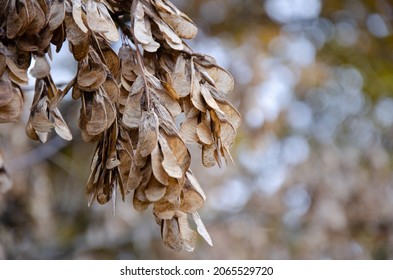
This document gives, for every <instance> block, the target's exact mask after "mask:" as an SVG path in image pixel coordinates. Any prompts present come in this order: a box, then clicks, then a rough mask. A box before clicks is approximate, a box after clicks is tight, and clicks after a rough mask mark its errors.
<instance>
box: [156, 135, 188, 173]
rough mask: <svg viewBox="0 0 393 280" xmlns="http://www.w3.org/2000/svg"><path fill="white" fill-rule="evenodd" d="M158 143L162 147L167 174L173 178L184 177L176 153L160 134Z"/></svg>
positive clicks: (163, 164)
mask: <svg viewBox="0 0 393 280" xmlns="http://www.w3.org/2000/svg"><path fill="white" fill-rule="evenodd" d="M158 141H159V143H160V147H161V150H162V154H163V157H164V160H163V161H162V166H163V168H164V170H165V172H166V173H167V174H168V175H169V176H171V177H172V178H181V177H183V170H182V169H181V167H180V166H179V164H178V162H177V158H176V157H175V154H174V151H172V150H171V147H170V146H169V144H168V142H167V140H166V139H165V138H164V137H163V136H162V135H161V134H160V135H159V137H158Z"/></svg>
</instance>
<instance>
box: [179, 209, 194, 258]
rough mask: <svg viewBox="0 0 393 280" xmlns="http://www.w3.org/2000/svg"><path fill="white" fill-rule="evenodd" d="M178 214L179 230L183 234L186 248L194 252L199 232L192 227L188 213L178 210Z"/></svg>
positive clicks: (182, 237)
mask: <svg viewBox="0 0 393 280" xmlns="http://www.w3.org/2000/svg"><path fill="white" fill-rule="evenodd" d="M176 216H177V220H178V224H179V232H180V235H181V239H182V242H183V245H184V248H185V249H186V250H187V251H189V252H192V251H194V249H195V246H196V242H197V233H196V232H195V231H193V230H192V229H191V228H190V225H189V223H188V218H187V214H186V213H182V212H177V213H176Z"/></svg>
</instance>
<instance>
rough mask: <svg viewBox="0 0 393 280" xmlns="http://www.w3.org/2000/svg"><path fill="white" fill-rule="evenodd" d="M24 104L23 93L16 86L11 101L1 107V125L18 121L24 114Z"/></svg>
mask: <svg viewBox="0 0 393 280" xmlns="http://www.w3.org/2000/svg"><path fill="white" fill-rule="evenodd" d="M23 103H24V99H23V94H22V91H21V90H20V88H19V87H17V86H14V87H13V88H12V97H11V99H10V100H9V101H8V102H7V103H6V104H4V105H3V106H1V107H0V123H5V122H14V121H17V120H18V119H19V117H20V115H21V114H22V109H23Z"/></svg>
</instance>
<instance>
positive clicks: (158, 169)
mask: <svg viewBox="0 0 393 280" xmlns="http://www.w3.org/2000/svg"><path fill="white" fill-rule="evenodd" d="M163 160H164V155H163V153H162V151H161V149H160V146H159V145H157V146H156V147H155V148H154V150H153V152H152V153H151V165H152V169H153V174H154V177H156V179H157V180H158V181H159V182H160V183H161V184H163V185H168V180H169V176H168V173H167V172H166V171H165V169H164V167H163V166H162V162H163Z"/></svg>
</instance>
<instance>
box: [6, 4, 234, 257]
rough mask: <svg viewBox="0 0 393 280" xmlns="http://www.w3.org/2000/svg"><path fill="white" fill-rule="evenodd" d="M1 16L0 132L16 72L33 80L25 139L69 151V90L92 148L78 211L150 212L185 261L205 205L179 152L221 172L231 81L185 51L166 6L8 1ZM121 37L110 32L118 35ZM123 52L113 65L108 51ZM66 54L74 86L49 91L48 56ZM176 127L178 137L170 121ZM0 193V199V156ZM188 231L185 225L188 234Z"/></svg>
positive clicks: (175, 16) (10, 114)
mask: <svg viewBox="0 0 393 280" xmlns="http://www.w3.org/2000/svg"><path fill="white" fill-rule="evenodd" d="M3 2H4V3H3V5H1V8H0V9H1V10H0V25H1V30H2V33H1V34H0V38H1V42H0V78H1V79H0V122H11V121H15V120H17V119H18V117H19V116H20V114H21V110H22V107H23V102H24V98H23V92H22V90H21V86H23V85H25V84H26V83H27V82H28V76H27V69H28V68H29V66H30V64H31V63H32V61H33V59H34V61H35V62H34V66H33V68H32V69H31V70H30V74H31V75H32V76H34V77H35V78H36V84H35V91H34V99H33V103H32V105H31V110H30V117H29V120H28V123H27V127H26V132H27V135H28V136H29V137H30V138H32V139H34V140H39V141H41V142H43V143H44V142H46V141H47V139H48V137H49V133H50V132H51V131H52V130H54V131H55V132H56V133H57V134H58V135H59V136H60V137H62V138H64V139H66V140H71V139H72V135H71V132H70V130H69V128H68V126H67V124H66V122H65V121H64V118H63V117H62V115H61V113H60V111H59V109H58V108H57V107H58V104H59V103H60V102H61V100H62V99H63V98H64V96H65V95H66V94H67V93H68V92H69V91H70V89H71V88H72V97H73V99H75V100H80V103H81V107H80V116H79V121H78V125H79V128H80V130H81V133H82V136H83V139H84V140H85V141H87V142H96V143H97V144H96V145H97V146H96V150H95V152H94V155H93V158H92V161H91V169H90V170H91V172H90V175H89V179H88V182H87V186H86V192H87V194H88V195H89V204H90V203H92V202H93V200H97V201H98V202H99V203H101V204H103V203H107V202H108V201H110V200H112V201H113V202H115V199H116V193H117V192H120V194H121V197H122V199H123V200H125V199H126V196H127V195H128V194H132V203H133V205H134V207H135V209H137V210H139V211H143V210H145V209H147V208H148V207H149V205H152V210H153V214H154V216H155V219H156V221H157V223H158V224H159V225H160V226H161V236H162V239H163V242H164V244H165V245H167V246H169V247H170V248H173V249H175V250H181V249H183V248H184V249H186V250H188V251H192V250H193V249H194V248H195V246H196V242H197V233H199V234H200V235H201V236H202V237H203V238H204V239H205V240H206V241H207V243H209V244H210V245H212V241H211V238H210V236H209V234H208V232H207V230H206V228H205V226H204V225H203V223H202V220H201V218H200V216H199V214H198V210H200V209H201V208H202V207H203V205H204V202H205V199H206V197H205V194H204V192H203V190H202V188H201V186H200V185H199V183H198V181H197V180H196V178H195V176H194V175H193V173H192V171H191V170H190V162H191V155H190V152H189V150H188V148H187V146H186V144H193V143H196V144H198V145H199V146H200V147H201V149H202V163H203V165H205V166H207V167H210V166H213V165H215V164H216V163H217V164H218V165H220V166H221V165H222V162H223V160H226V158H227V157H228V156H229V158H230V159H231V157H230V154H229V148H230V146H231V145H232V143H233V141H234V138H235V135H236V129H237V128H238V127H239V125H240V122H241V116H240V114H239V113H238V111H237V110H236V109H235V108H234V107H233V105H232V104H231V103H230V102H229V101H228V99H227V97H226V94H228V93H229V92H230V91H231V90H232V89H233V85H234V82H233V78H232V76H231V75H230V74H229V73H228V72H227V71H226V70H224V69H223V68H221V67H220V66H219V65H217V63H216V61H215V59H214V58H212V57H210V56H207V55H203V54H197V53H194V52H193V51H192V50H191V48H190V47H189V46H188V45H187V44H186V43H185V42H184V39H192V38H194V37H195V36H196V33H197V27H196V26H195V24H194V23H193V21H192V20H191V19H190V18H189V17H188V16H187V15H185V14H184V13H182V12H181V11H180V10H179V9H177V7H176V6H175V5H173V4H172V3H171V2H170V1H169V0H132V1H126V0H120V1H114V0H107V1H96V0H50V1H40V0H8V1H3ZM119 30H120V31H119ZM120 39H121V40H122V47H121V48H120V50H119V52H118V53H115V51H114V50H113V49H112V48H111V43H113V42H116V41H118V40H120ZM66 40H67V41H68V43H67V44H68V47H69V49H70V51H71V53H72V54H73V56H74V58H75V60H76V61H77V62H78V69H77V73H76V75H75V77H74V78H73V79H72V80H71V81H70V82H69V84H68V85H67V86H66V87H65V88H64V89H58V88H57V86H56V84H55V83H54V82H53V79H52V76H51V72H50V63H49V61H50V59H51V46H50V45H51V44H53V45H54V46H55V47H56V51H59V50H60V49H61V48H62V47H64V43H65V42H66ZM182 113H183V114H184V116H185V119H184V120H183V121H182V123H181V125H180V126H179V127H178V126H177V125H176V120H177V119H178V116H179V115H180V114H182ZM0 184H1V185H0V191H2V190H5V189H6V188H8V187H9V180H8V175H7V173H6V172H5V169H4V168H3V160H2V157H1V156H0ZM189 220H193V221H194V223H195V226H194V227H195V228H196V230H194V229H193V228H192V227H191V226H190V224H189Z"/></svg>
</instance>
